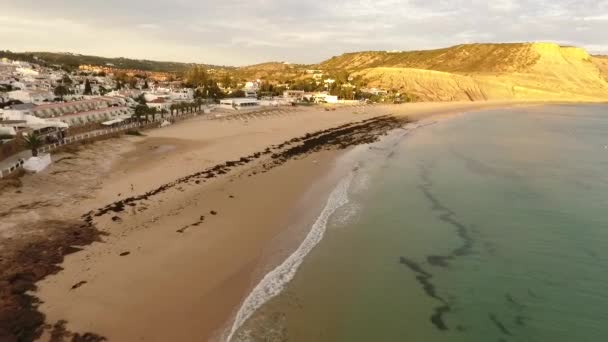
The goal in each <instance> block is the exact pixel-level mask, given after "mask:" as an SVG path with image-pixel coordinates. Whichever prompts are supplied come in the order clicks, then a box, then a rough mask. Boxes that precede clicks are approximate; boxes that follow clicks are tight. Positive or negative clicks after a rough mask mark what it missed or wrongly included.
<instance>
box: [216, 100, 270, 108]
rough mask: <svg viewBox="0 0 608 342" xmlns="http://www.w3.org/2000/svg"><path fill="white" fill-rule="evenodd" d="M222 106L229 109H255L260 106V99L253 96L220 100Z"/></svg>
mask: <svg viewBox="0 0 608 342" xmlns="http://www.w3.org/2000/svg"><path fill="white" fill-rule="evenodd" d="M219 107H220V108H222V109H229V110H255V109H258V108H259V107H260V101H258V100H257V99H252V98H232V99H223V100H220V106H219Z"/></svg>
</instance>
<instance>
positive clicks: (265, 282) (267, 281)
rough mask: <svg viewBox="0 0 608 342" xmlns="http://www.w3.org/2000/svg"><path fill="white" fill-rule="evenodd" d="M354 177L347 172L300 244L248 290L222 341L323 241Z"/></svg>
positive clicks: (277, 291)
mask: <svg viewBox="0 0 608 342" xmlns="http://www.w3.org/2000/svg"><path fill="white" fill-rule="evenodd" d="M353 177H354V174H353V173H352V172H350V173H349V174H348V175H347V176H346V177H345V178H344V179H342V180H341V181H340V183H338V185H337V186H336V188H335V189H334V190H333V191H332V192H331V194H330V195H329V198H328V199H327V204H326V205H325V208H323V211H322V212H321V214H320V215H319V217H318V218H317V220H316V221H315V223H314V224H313V225H312V228H311V230H310V232H309V233H308V235H307V236H306V238H305V239H304V241H303V242H302V244H300V246H299V247H298V249H297V250H296V251H295V252H293V253H292V254H291V255H290V256H289V257H288V258H287V259H286V260H285V261H283V263H282V264H281V265H279V266H278V267H276V268H275V269H274V270H272V271H270V272H269V273H268V274H266V275H265V276H264V278H263V279H262V280H261V281H260V283H259V284H258V285H257V286H256V287H255V288H254V289H253V291H251V293H250V294H249V296H247V298H246V299H245V301H244V302H243V305H241V308H240V309H239V311H238V313H237V315H236V318H235V320H234V323H233V324H232V328H231V329H230V334H229V335H228V338H227V339H226V341H231V340H232V337H233V335H234V333H235V332H236V331H237V330H238V329H239V328H240V327H241V325H243V323H245V321H247V319H249V317H251V315H253V313H254V312H255V311H256V310H257V309H259V308H260V307H261V306H262V305H264V303H266V302H267V301H268V300H270V299H271V298H273V297H275V296H276V295H278V294H279V293H281V291H283V289H284V288H285V286H286V285H287V283H289V282H290V281H291V279H293V277H294V276H295V274H296V272H297V270H298V268H299V267H300V265H301V264H302V261H303V260H304V257H306V255H307V254H308V253H310V251H312V249H313V248H314V247H315V246H316V245H317V244H318V243H319V242H320V241H321V240H322V239H323V234H324V233H325V230H326V229H327V222H328V221H329V218H330V217H331V215H332V214H333V213H334V212H335V211H336V210H337V209H338V208H340V207H342V206H344V205H346V204H347V203H348V201H349V199H348V189H349V187H350V184H351V182H352V180H353Z"/></svg>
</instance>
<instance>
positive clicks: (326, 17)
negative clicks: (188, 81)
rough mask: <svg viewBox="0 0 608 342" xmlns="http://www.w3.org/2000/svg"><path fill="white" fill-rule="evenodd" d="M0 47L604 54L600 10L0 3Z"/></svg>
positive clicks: (136, 54) (200, 54) (227, 59)
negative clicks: (499, 49)
mask: <svg viewBox="0 0 608 342" xmlns="http://www.w3.org/2000/svg"><path fill="white" fill-rule="evenodd" d="M2 2H3V3H2V5H3V13H2V14H0V23H1V24H2V27H3V30H2V31H1V32H0V40H1V41H2V42H3V44H2V45H3V46H2V47H1V48H2V49H4V50H11V51H49V52H72V53H77V54H85V55H97V56H107V57H126V58H134V59H149V60H160V61H176V62H185V63H204V64H214V65H230V66H241V65H250V64H256V63H262V62H267V61H286V62H290V63H295V64H314V63H318V62H320V61H322V60H325V59H327V58H329V57H331V56H335V55H340V54H342V53H345V52H353V51H368V50H426V49H434V48H442V47H448V46H453V45H458V44H466V43H478V42H495V43H503V42H530V41H548V42H555V43H558V44H562V45H575V46H578V47H581V48H585V49H587V50H588V51H589V52H590V53H593V54H606V53H608V43H607V42H606V40H605V39H604V38H603V32H604V31H605V28H606V26H607V25H608V1H607V0H601V1H590V0H585V1H582V2H581V1H579V2H576V3H574V2H571V1H568V0H558V1H551V2H549V1H540V2H538V3H535V4H529V3H525V2H523V1H518V0H500V1H494V2H492V3H486V2H481V1H476V0H475V1H462V0H460V1H453V2H450V3H446V2H443V1H430V2H429V1H421V0H410V1H406V2H403V1H396V0H382V1H370V0H360V1H353V0H339V1H336V2H333V3H331V4H325V3H323V4H320V3H307V2H301V1H300V2H296V1H291V0H288V1H278V0H251V1H241V0H227V1H222V2H217V1H206V2H204V3H200V2H197V1H194V0H180V1H177V2H174V3H167V2H160V1H155V0H149V1H141V0H136V1H130V2H128V3H127V2H124V1H121V2H118V1H116V0H110V1H106V2H104V3H83V2H82V1H75V0H67V1H61V2H59V1H56V0H53V1H45V2H42V3H41V2H39V1H34V0H22V1H19V2H15V1H2Z"/></svg>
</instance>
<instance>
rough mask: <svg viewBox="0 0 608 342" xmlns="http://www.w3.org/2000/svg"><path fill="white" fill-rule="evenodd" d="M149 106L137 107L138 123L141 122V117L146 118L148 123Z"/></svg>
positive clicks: (136, 117) (136, 116)
mask: <svg viewBox="0 0 608 342" xmlns="http://www.w3.org/2000/svg"><path fill="white" fill-rule="evenodd" d="M148 113H149V111H148V106H146V105H142V104H140V105H137V107H135V119H136V120H137V122H138V123H140V122H141V117H142V116H144V115H145V116H146V121H147V116H148Z"/></svg>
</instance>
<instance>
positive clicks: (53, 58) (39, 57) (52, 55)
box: [0, 51, 223, 72]
mask: <svg viewBox="0 0 608 342" xmlns="http://www.w3.org/2000/svg"><path fill="white" fill-rule="evenodd" d="M2 57H6V58H9V59H15V60H22V61H28V62H35V63H41V62H42V63H43V64H47V65H61V66H63V67H66V68H70V69H75V68H78V66H79V65H83V64H90V65H96V66H107V65H112V66H114V67H115V68H118V69H137V70H144V71H155V72H184V71H186V70H188V69H190V68H192V67H193V66H195V65H202V66H205V67H207V68H209V69H220V68H223V67H220V66H215V65H203V64H194V63H179V62H159V61H151V60H145V59H130V58H122V57H119V58H107V57H99V56H87V55H80V54H72V53H57V52H10V51H0V58H2Z"/></svg>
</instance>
